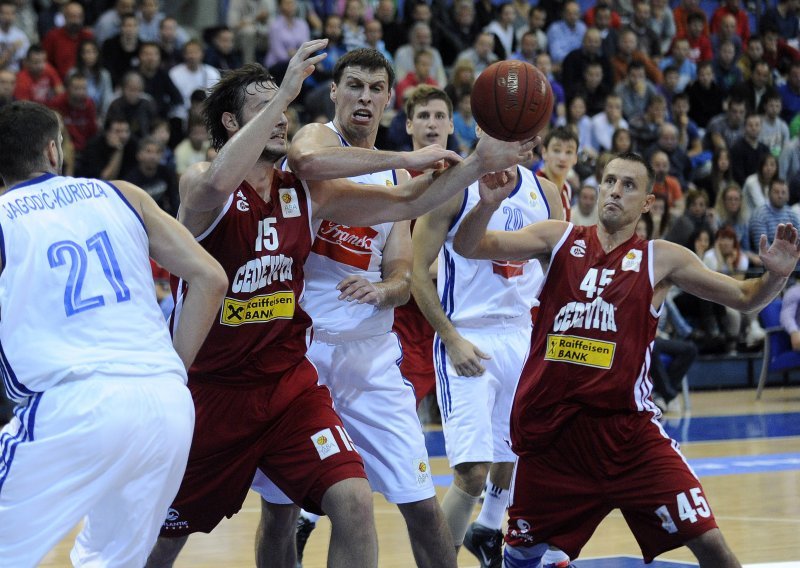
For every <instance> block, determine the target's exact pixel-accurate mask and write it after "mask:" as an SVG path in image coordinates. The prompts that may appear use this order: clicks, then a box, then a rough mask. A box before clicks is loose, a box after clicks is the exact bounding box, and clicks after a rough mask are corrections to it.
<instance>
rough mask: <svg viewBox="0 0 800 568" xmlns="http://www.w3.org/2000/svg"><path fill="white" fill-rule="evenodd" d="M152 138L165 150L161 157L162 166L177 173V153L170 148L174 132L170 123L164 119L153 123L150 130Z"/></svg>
mask: <svg viewBox="0 0 800 568" xmlns="http://www.w3.org/2000/svg"><path fill="white" fill-rule="evenodd" d="M150 136H152V137H153V138H155V139H156V140H157V141H158V143H159V144H161V146H162V147H163V148H164V154H163V155H162V156H161V165H162V166H166V167H167V168H169V169H170V170H172V171H173V172H174V171H175V153H174V152H173V151H172V148H170V147H169V143H170V140H172V130H171V128H170V125H169V122H168V121H166V120H164V119H163V118H160V117H159V118H157V119H155V120H154V121H153V127H152V128H151V129H150Z"/></svg>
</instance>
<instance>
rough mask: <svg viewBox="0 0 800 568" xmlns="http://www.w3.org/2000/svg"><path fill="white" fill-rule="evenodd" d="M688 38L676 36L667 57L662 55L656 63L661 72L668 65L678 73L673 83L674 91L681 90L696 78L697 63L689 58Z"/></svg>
mask: <svg viewBox="0 0 800 568" xmlns="http://www.w3.org/2000/svg"><path fill="white" fill-rule="evenodd" d="M690 51H691V48H690V47H689V40H687V39H686V38H676V39H675V41H674V42H673V43H672V49H671V50H670V54H669V55H668V56H667V57H664V58H663V59H662V60H661V62H660V63H659V64H658V66H659V68H660V69H661V71H662V73H664V72H665V70H666V69H668V68H670V67H674V68H675V70H676V71H677V73H678V81H677V84H676V85H675V90H676V92H682V91H684V90H685V89H686V87H687V86H688V85H689V83H691V82H692V81H694V80H695V79H696V78H697V65H696V64H695V62H694V61H692V60H691V59H689V52H690Z"/></svg>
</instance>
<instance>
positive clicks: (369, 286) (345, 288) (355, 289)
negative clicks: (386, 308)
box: [336, 275, 384, 306]
mask: <svg viewBox="0 0 800 568" xmlns="http://www.w3.org/2000/svg"><path fill="white" fill-rule="evenodd" d="M336 289H337V290H339V292H340V294H339V300H342V301H347V302H358V303H359V304H369V305H371V306H378V305H380V303H381V302H382V301H383V299H384V293H383V290H382V289H381V287H380V285H379V284H378V283H375V282H370V281H369V280H367V279H366V278H364V277H363V276H357V275H352V276H348V277H347V278H345V279H343V280H342V281H341V282H339V284H337V285H336Z"/></svg>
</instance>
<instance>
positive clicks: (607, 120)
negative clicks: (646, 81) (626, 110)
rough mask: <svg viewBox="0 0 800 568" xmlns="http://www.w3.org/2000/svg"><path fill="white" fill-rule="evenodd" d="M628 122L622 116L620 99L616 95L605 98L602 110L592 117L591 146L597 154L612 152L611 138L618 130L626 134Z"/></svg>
mask: <svg viewBox="0 0 800 568" xmlns="http://www.w3.org/2000/svg"><path fill="white" fill-rule="evenodd" d="M627 128H628V121H627V120H625V119H624V118H623V116H622V99H621V98H620V96H619V95H617V94H613V93H612V94H610V95H608V96H607V97H606V101H605V106H604V110H603V112H601V113H598V114H596V115H594V116H593V117H592V146H593V147H594V148H595V149H596V150H597V151H598V152H608V151H612V150H611V148H612V138H613V137H614V135H615V133H616V132H618V131H619V130H620V129H625V131H626V132H627Z"/></svg>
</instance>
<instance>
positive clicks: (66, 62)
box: [42, 2, 94, 79]
mask: <svg viewBox="0 0 800 568" xmlns="http://www.w3.org/2000/svg"><path fill="white" fill-rule="evenodd" d="M63 14H64V20H65V23H64V27H61V28H52V29H50V31H48V32H47V34H46V35H45V36H44V40H43V41H42V47H43V48H44V51H45V53H47V60H48V61H49V62H50V64H51V65H52V66H53V67H55V68H56V71H58V74H59V76H60V77H61V78H62V79H63V78H65V77H66V76H67V72H68V71H69V70H70V69H72V68H73V67H75V60H76V59H77V56H78V46H79V45H80V43H81V42H82V41H83V40H86V39H92V38H93V37H94V34H93V33H92V30H90V29H89V28H86V27H84V25H83V6H81V5H80V4H78V3H77V2H70V3H69V4H67V5H66V6H65V7H64V10H63Z"/></svg>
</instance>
